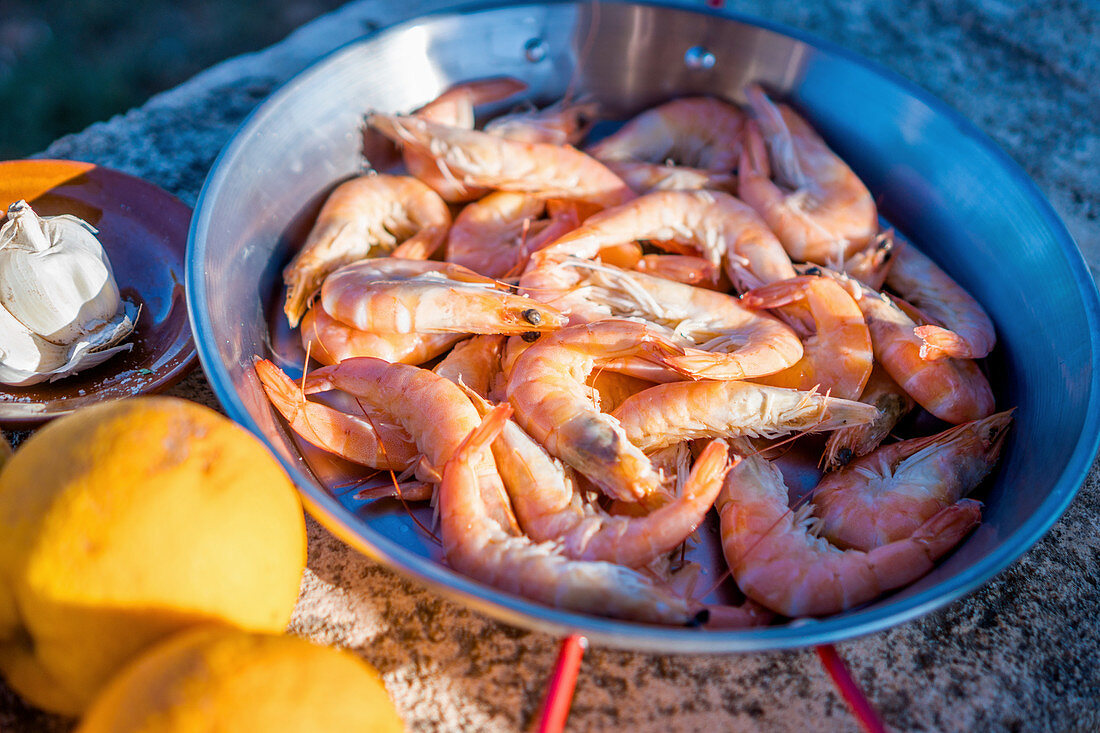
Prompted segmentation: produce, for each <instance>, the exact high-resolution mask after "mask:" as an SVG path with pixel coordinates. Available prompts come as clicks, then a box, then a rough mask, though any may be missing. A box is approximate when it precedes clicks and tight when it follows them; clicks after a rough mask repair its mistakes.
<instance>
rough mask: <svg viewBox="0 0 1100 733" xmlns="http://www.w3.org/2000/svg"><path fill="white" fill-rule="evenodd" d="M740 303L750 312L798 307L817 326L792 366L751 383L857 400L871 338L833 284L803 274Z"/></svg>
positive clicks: (854, 308) (868, 366) (849, 299)
mask: <svg viewBox="0 0 1100 733" xmlns="http://www.w3.org/2000/svg"><path fill="white" fill-rule="evenodd" d="M741 302H742V303H744V304H745V305H746V306H748V307H750V308H777V307H780V306H785V305H789V304H791V303H796V302H802V303H805V304H806V305H807V307H808V308H809V310H810V313H811V315H812V316H813V319H814V323H815V324H816V325H817V332H816V333H815V334H814V335H813V336H810V337H809V338H806V339H803V342H802V345H803V349H804V353H803V355H802V358H801V359H800V360H799V361H798V362H797V363H796V364H794V365H792V366H790V367H787V368H786V369H784V370H783V371H781V372H777V373H775V374H770V375H766V376H762V377H755V378H754V379H755V381H757V382H759V383H761V384H770V385H773V386H776V387H789V388H791V389H811V388H813V387H820V388H821V389H824V390H826V391H828V392H829V394H831V395H834V396H836V397H840V398H841V399H846V400H854V399H856V398H858V397H859V395H860V393H861V392H862V391H863V387H864V385H865V384H867V379H868V377H870V376H871V365H872V361H873V356H872V353H871V334H870V332H869V331H868V330H867V324H866V323H865V322H864V320H863V313H862V312H861V311H860V309H859V306H858V305H857V304H856V302H855V300H853V298H852V296H851V295H849V294H848V291H846V290H845V289H844V288H842V287H841V286H840V285H839V284H838V283H837V282H836V281H835V280H832V279H830V278H827V277H813V276H806V275H803V276H800V277H796V278H792V279H790V280H782V281H780V282H774V283H770V284H768V285H764V286H762V287H760V288H756V289H754V290H750V291H749V292H748V293H745V295H744V296H742V298H741Z"/></svg>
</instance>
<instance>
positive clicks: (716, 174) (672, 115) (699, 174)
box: [588, 97, 745, 193]
mask: <svg viewBox="0 0 1100 733" xmlns="http://www.w3.org/2000/svg"><path fill="white" fill-rule="evenodd" d="M744 121H745V115H744V113H743V112H741V110H739V109H738V108H737V107H734V106H733V105H731V104H728V103H726V102H723V101H721V100H718V99H714V98H713V97H685V98H683V99H674V100H672V101H671V102H666V103H665V104H662V105H659V106H657V107H652V108H650V109H648V110H646V111H644V112H642V113H641V114H639V115H638V116H637V117H634V118H633V119H631V120H630V121H629V122H627V123H626V124H625V125H623V126H622V127H621V128H619V130H618V131H616V132H614V133H612V134H611V135H608V136H607V137H605V138H604V139H603V140H600V141H599V142H597V143H595V144H593V145H590V146H588V152H589V153H590V154H591V155H593V156H594V157H596V158H598V159H600V160H602V161H604V162H605V163H607V164H608V166H609V167H611V169H612V170H615V171H616V172H619V173H620V175H622V177H623V178H624V180H627V181H628V182H629V183H630V184H631V186H632V187H634V189H635V190H636V191H638V192H639V193H648V192H649V191H652V190H656V189H687V188H718V187H722V188H725V187H729V186H730V185H731V184H732V183H733V182H734V180H735V179H734V177H733V176H732V175H731V174H730V171H732V170H733V169H734V168H736V167H737V160H738V157H739V156H740V153H741V127H742V126H743V125H744Z"/></svg>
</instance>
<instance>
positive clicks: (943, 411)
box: [856, 288, 995, 424]
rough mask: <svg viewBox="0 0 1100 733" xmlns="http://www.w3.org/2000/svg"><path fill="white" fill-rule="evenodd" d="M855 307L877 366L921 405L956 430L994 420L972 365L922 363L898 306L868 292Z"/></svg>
mask: <svg viewBox="0 0 1100 733" xmlns="http://www.w3.org/2000/svg"><path fill="white" fill-rule="evenodd" d="M856 302H857V303H859V308H860V310H861V311H863V316H864V318H865V319H866V321H867V327H868V328H869V329H870V331H871V345H872V348H873V350H874V353H875V360H876V361H878V363H880V364H882V366H883V368H885V369H886V371H887V372H888V373H889V374H890V376H891V377H892V378H893V379H894V381H896V382H897V383H898V384H899V385H900V386H901V388H902V389H904V390H905V391H906V392H907V393H908V394H909V396H911V397H912V398H913V399H914V400H916V401H917V404H919V405H920V406H921V407H923V408H924V409H926V410H928V411H929V412H930V413H932V414H933V415H935V416H936V417H938V418H940V419H941V420H946V421H947V422H950V423H955V424H958V423H964V422H968V421H970V420H978V419H980V418H983V417H987V416H989V415H990V414H992V412H993V410H994V407H995V403H994V399H993V390H992V389H991V388H990V386H989V382H988V380H986V378H985V375H983V374H982V372H981V370H980V369H979V368H978V365H977V364H976V363H975V362H974V361H972V360H970V359H939V360H936V361H927V360H925V359H922V358H921V356H920V349H921V346H922V342H921V340H920V338H919V337H917V336H916V335H915V334H914V333H913V331H914V329H915V327H916V325H915V324H914V323H913V321H912V320H911V319H910V318H909V317H908V316H907V315H905V313H903V312H902V310H901V309H900V308H898V306H897V305H896V304H895V303H894V301H892V300H891V299H890V298H887V297H886V296H883V295H879V294H878V293H876V292H874V291H873V290H870V289H869V288H865V289H864V290H863V294H862V297H860V298H859V299H858V300H857V301H856Z"/></svg>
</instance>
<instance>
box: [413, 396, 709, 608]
mask: <svg viewBox="0 0 1100 733" xmlns="http://www.w3.org/2000/svg"><path fill="white" fill-rule="evenodd" d="M441 381H446V380H441ZM448 384H449V383H448ZM452 387H453V385H452ZM453 388H454V389H455V390H457V389H458V388H457V387H453ZM459 394H461V392H459ZM508 411H509V408H508V406H507V405H500V406H498V407H497V408H496V409H494V410H493V411H492V412H491V413H490V414H489V416H488V417H486V418H485V421H484V422H483V423H482V424H481V425H479V426H478V427H477V428H476V429H475V430H473V431H472V432H471V433H469V437H468V438H467V439H466V440H465V441H463V442H462V443H461V445H460V446H459V447H458V449H457V450H456V451H455V452H454V453H453V454H452V457H451V458H450V459H449V460H448V461H447V462H446V464H445V465H444V467H443V482H442V483H441V484H440V487H439V519H440V534H441V536H442V539H443V552H444V555H445V556H446V558H447V562H448V563H450V565H451V567H453V568H454V569H455V570H458V571H459V572H461V573H464V574H466V575H468V576H470V577H472V578H474V579H475V580H479V581H481V582H483V583H487V584H489V585H492V586H494V587H496V588H500V589H502V590H505V591H510V592H512V593H516V594H519V595H521V596H524V597H527V598H530V599H533V600H535V601H538V602H541V603H546V604H548V605H551V606H557V607H559V608H566V609H570V610H573V611H581V612H584V613H593V614H599V615H604V616H616V617H619V618H627V619H633V620H636V621H648V622H652V623H669V624H685V623H688V622H690V621H691V620H692V619H693V618H694V617H695V611H694V610H693V608H692V607H691V605H692V604H690V603H689V601H688V600H686V599H684V598H682V597H680V596H678V595H676V594H675V593H674V592H672V591H671V589H669V588H666V587H665V586H663V585H662V584H660V583H658V582H657V581H654V580H651V579H650V578H649V577H647V576H645V575H643V574H642V573H639V572H637V571H635V570H630V569H629V568H625V567H623V566H621V565H615V564H612V563H607V562H590V561H579V560H570V559H569V558H567V557H565V555H564V554H562V552H561V550H560V549H559V547H558V545H557V544H556V543H552V542H544V543H540V544H536V543H534V542H532V541H531V540H530V539H529V538H527V537H522V536H521V537H516V536H512V535H509V534H508V533H507V532H505V531H504V529H503V528H502V527H501V526H500V525H499V523H498V522H496V521H494V519H493V514H494V513H495V512H494V511H493V507H492V505H491V504H490V503H489V498H487V497H491V496H492V493H491V492H487V491H485V489H484V487H483V485H484V484H485V483H486V481H488V480H495V481H499V480H500V479H499V474H498V473H497V470H496V466H495V465H494V462H493V457H492V454H491V453H490V452H489V444H490V443H491V441H492V440H493V438H494V437H495V436H496V435H497V433H499V431H500V430H501V428H502V427H503V425H504V421H505V419H506V417H507V414H508ZM419 414H421V413H420V412H419V410H415V411H414V412H413V414H410V415H408V420H409V423H410V425H409V427H410V432H411V433H413V434H414V435H418V434H420V429H419V428H423V429H425V430H428V431H431V430H433V427H434V426H432V425H423V424H422V423H423V420H422V419H420V418H418V415H419ZM465 424H466V423H465V421H463V422H462V427H463V428H464V427H465ZM449 427H451V431H450V432H451V433H452V434H454V435H460V434H462V431H460V430H457V429H456V427H457V426H449ZM425 449H427V446H425Z"/></svg>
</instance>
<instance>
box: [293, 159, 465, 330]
mask: <svg viewBox="0 0 1100 733" xmlns="http://www.w3.org/2000/svg"><path fill="white" fill-rule="evenodd" d="M450 225H451V212H450V211H449V210H448V209H447V205H446V204H445V203H444V202H443V200H442V199H441V198H439V195H438V194H437V193H436V192H435V191H433V190H432V189H430V188H428V187H427V186H425V185H424V184H423V183H421V182H420V181H418V180H417V179H415V178H412V177H410V176H389V175H374V174H372V175H367V176H360V177H359V178H353V179H351V180H350V181H345V182H344V183H342V184H340V185H339V186H337V187H336V188H335V189H334V190H333V192H332V193H331V194H329V197H328V198H327V199H326V200H325V203H324V205H323V206H322V207H321V211H320V213H319V214H318V215H317V220H316V221H315V222H314V224H313V228H312V229H311V230H310V232H309V236H308V237H307V238H306V242H305V244H304V245H303V246H302V249H301V250H300V251H299V252H298V253H297V254H296V255H295V256H294V259H292V260H291V261H290V264H288V265H287V266H286V268H285V269H284V270H283V281H284V282H285V283H286V285H287V288H288V290H287V296H286V305H285V306H284V307H283V310H284V311H285V312H286V316H287V320H288V321H289V322H290V325H291V327H294V326H297V325H298V321H299V320H301V318H302V315H303V314H304V313H305V310H306V308H307V306H308V305H309V302H310V300H311V299H312V298H313V296H314V294H315V293H316V292H317V289H318V288H319V287H320V286H321V282H322V281H323V280H324V279H325V277H326V276H327V275H328V274H329V273H331V272H333V271H334V270H337V269H339V268H340V267H342V266H344V265H346V264H348V263H350V262H354V261H356V260H360V259H363V258H364V257H378V256H379V255H385V254H389V253H391V252H392V251H393V250H394V248H395V247H397V246H398V245H399V244H401V243H402V242H404V243H405V248H404V250H405V253H406V254H409V253H412V252H414V251H415V252H416V253H417V254H419V255H422V256H427V255H426V254H425V253H430V252H431V251H434V249H435V248H436V247H437V246H438V245H439V244H442V243H443V239H444V238H445V237H446V236H447V229H448V227H450Z"/></svg>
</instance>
